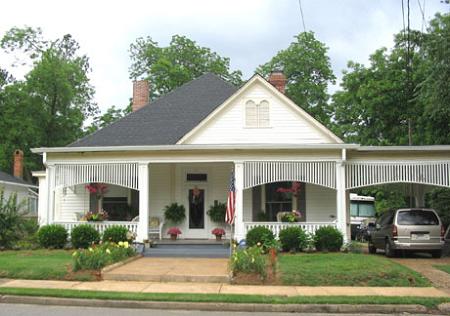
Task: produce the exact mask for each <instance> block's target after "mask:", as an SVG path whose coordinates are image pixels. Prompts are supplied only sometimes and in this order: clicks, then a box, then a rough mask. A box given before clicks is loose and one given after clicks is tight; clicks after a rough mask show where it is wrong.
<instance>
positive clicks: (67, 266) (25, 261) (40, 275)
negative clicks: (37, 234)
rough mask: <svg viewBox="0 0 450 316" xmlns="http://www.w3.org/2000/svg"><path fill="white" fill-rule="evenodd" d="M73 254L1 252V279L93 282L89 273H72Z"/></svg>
mask: <svg viewBox="0 0 450 316" xmlns="http://www.w3.org/2000/svg"><path fill="white" fill-rule="evenodd" d="M72 252H73V251H67V250H19V251H2V252H0V277H1V278H11V279H36V280H93V279H94V276H92V274H91V273H89V272H85V273H83V272H80V273H76V274H74V273H72V272H71V270H72Z"/></svg>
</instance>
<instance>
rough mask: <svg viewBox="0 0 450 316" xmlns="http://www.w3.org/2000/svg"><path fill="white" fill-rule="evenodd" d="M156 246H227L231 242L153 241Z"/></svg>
mask: <svg viewBox="0 0 450 316" xmlns="http://www.w3.org/2000/svg"><path fill="white" fill-rule="evenodd" d="M153 243H154V244H155V245H156V246H159V245H221V246H225V245H228V244H229V243H230V241H229V240H226V239H224V240H221V241H216V240H215V239H177V240H172V239H161V240H153Z"/></svg>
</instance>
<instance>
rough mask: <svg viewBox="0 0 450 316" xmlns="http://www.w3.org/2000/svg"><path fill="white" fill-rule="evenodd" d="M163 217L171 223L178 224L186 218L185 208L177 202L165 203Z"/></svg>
mask: <svg viewBox="0 0 450 316" xmlns="http://www.w3.org/2000/svg"><path fill="white" fill-rule="evenodd" d="M164 218H165V219H166V221H169V222H172V223H173V224H179V223H181V222H182V221H184V220H185V219H186V209H185V208H184V206H183V205H178V204H177V203H172V204H170V205H167V206H166V207H165V208H164Z"/></svg>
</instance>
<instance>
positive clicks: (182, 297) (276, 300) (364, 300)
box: [0, 288, 450, 308]
mask: <svg viewBox="0 0 450 316" xmlns="http://www.w3.org/2000/svg"><path fill="white" fill-rule="evenodd" d="M0 295H22V296H47V297H62V298H82V299H104V300H129V301H165V302H168V301H173V302H206V303H208V302H210V303H255V304H420V305H424V306H427V307H429V308H435V307H436V306H437V305H439V304H441V303H446V302H450V298H448V297H438V298H429V297H400V296H398V297H384V296H293V297H287V296H263V295H241V294H239V295H238V294H178V293H177V294H174V293H131V292H100V291H81V290H62V289H29V288H0Z"/></svg>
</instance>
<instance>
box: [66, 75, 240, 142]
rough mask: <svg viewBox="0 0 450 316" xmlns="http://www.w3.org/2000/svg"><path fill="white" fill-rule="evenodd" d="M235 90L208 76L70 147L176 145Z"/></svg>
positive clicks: (184, 86)
mask: <svg viewBox="0 0 450 316" xmlns="http://www.w3.org/2000/svg"><path fill="white" fill-rule="evenodd" d="M236 90H237V88H236V87H234V86H233V85H231V84H230V83H228V82H226V81H224V80H223V79H221V78H220V77H218V76H217V75H214V74H212V73H206V74H204V75H202V76H200V77H199V78H197V79H195V80H192V81H190V82H188V83H186V84H184V85H182V86H181V87H179V88H177V89H175V90H173V91H172V92H170V93H168V94H166V95H164V96H162V97H160V98H159V99H157V100H155V101H153V102H151V103H149V104H148V105H146V106H144V107H143V108H141V109H140V110H138V111H136V112H133V113H130V114H128V115H127V116H125V117H124V118H122V119H120V120H118V121H116V122H114V123H112V124H111V125H108V126H107V127H105V128H102V129H100V130H98V131H97V132H95V133H93V134H91V135H88V136H86V137H84V138H82V139H80V140H77V141H76V142H74V143H72V144H70V145H68V146H69V147H102V146H140V145H173V144H176V143H177V141H178V140H179V139H180V138H181V137H183V136H184V135H185V134H186V133H188V132H189V131H190V130H192V129H193V128H194V127H195V126H197V125H198V124H199V123H200V122H201V121H202V120H203V119H204V118H205V117H206V116H208V114H209V113H211V112H212V111H213V110H214V109H215V108H216V107H218V106H219V105H221V104H222V103H223V102H224V101H225V100H226V99H228V98H229V97H230V96H231V95H232V94H233V93H234V92H235V91H236Z"/></svg>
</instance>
